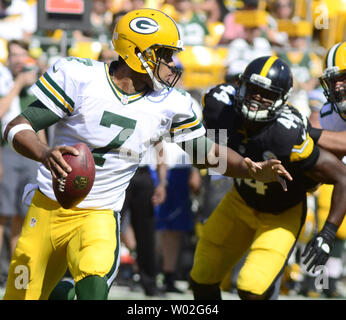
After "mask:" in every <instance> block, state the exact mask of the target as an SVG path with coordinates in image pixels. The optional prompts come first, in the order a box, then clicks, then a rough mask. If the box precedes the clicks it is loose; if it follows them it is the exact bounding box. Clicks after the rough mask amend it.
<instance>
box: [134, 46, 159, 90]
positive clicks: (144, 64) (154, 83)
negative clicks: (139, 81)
mask: <svg viewBox="0 0 346 320" xmlns="http://www.w3.org/2000/svg"><path fill="white" fill-rule="evenodd" d="M137 57H138V58H139V60H140V61H141V63H142V65H143V67H144V69H145V70H146V72H147V73H148V75H149V77H150V79H151V81H152V82H153V88H154V91H161V90H163V89H164V88H165V85H164V84H162V83H161V82H159V81H158V80H157V79H156V78H155V76H154V74H153V72H152V70H151V69H150V67H149V65H148V63H147V62H146V61H145V59H144V57H143V55H142V54H141V53H140V52H138V53H137Z"/></svg>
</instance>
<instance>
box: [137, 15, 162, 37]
mask: <svg viewBox="0 0 346 320" xmlns="http://www.w3.org/2000/svg"><path fill="white" fill-rule="evenodd" d="M130 28H131V30H132V31H134V32H137V33H141V34H152V33H155V32H156V31H157V30H158V29H159V25H158V24H157V22H156V21H155V20H153V19H150V18H146V17H139V18H135V19H133V20H132V21H131V22H130Z"/></svg>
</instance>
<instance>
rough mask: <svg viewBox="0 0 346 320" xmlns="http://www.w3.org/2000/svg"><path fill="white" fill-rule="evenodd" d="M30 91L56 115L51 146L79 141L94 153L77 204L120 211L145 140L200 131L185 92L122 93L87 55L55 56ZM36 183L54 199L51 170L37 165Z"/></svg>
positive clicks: (104, 67)
mask: <svg viewBox="0 0 346 320" xmlns="http://www.w3.org/2000/svg"><path fill="white" fill-rule="evenodd" d="M32 92H33V93H34V94H35V95H36V96H37V98H38V99H39V100H41V102H42V103H43V104H44V105H45V106H46V107H47V108H49V109H50V110H51V111H53V112H54V113H55V114H56V115H58V116H59V117H60V118H61V119H60V120H59V121H58V122H57V123H56V128H55V135H54V137H53V139H54V141H53V146H55V145H74V144H75V143H77V142H80V141H82V142H85V143H86V144H87V145H88V147H89V148H90V150H91V151H92V153H93V155H94V159H95V166H96V175H95V182H94V185H93V187H92V189H91V191H90V193H89V194H88V196H87V197H86V198H85V199H84V200H83V201H82V202H81V203H80V204H79V205H78V207H80V208H96V209H112V210H115V211H120V210H121V208H122V205H123V201H124V197H125V189H126V188H127V186H128V184H129V181H130V179H131V178H132V176H133V175H134V173H135V171H136V169H137V167H138V164H139V162H140V161H141V159H142V158H143V156H144V154H145V153H146V151H147V150H148V149H149V147H150V145H151V144H153V143H155V142H157V141H159V140H160V139H161V138H162V137H167V136H169V137H171V138H172V141H174V142H181V141H185V140H190V139H194V138H196V137H200V136H202V135H204V133H205V129H204V127H203V125H202V123H201V122H200V120H199V118H198V117H197V116H196V114H195V113H194V112H193V110H192V107H191V104H192V100H191V96H190V95H189V94H188V93H186V92H185V91H178V90H176V89H164V90H162V91H160V92H154V91H151V92H149V93H148V92H138V93H136V94H132V95H127V94H125V93H124V92H123V91H121V90H120V89H119V88H118V87H117V86H116V85H115V84H114V83H113V82H112V80H111V78H110V75H109V67H108V65H107V64H105V63H102V62H98V61H92V60H90V59H80V58H75V57H68V58H64V59H60V60H58V61H57V62H56V63H55V64H54V65H53V67H51V68H50V69H49V70H48V71H47V72H46V73H45V74H44V75H43V76H41V77H40V79H39V80H38V81H37V82H36V84H35V85H34V86H33V87H32ZM38 185H39V188H40V190H41V192H43V193H44V194H45V195H46V196H48V197H49V198H51V199H53V200H55V196H54V191H53V188H52V178H51V174H50V172H49V171H48V170H47V169H46V168H45V167H44V166H43V165H41V166H40V168H39V172H38Z"/></svg>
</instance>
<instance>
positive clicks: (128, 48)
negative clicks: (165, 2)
mask: <svg viewBox="0 0 346 320" xmlns="http://www.w3.org/2000/svg"><path fill="white" fill-rule="evenodd" d="M112 43H113V47H114V50H115V51H116V52H117V53H118V54H119V55H120V57H121V58H122V59H124V61H125V62H126V64H127V65H128V66H129V67H130V68H131V69H133V70H134V71H136V72H140V73H146V72H147V73H148V74H149V76H150V77H151V79H152V80H153V83H154V89H155V90H157V89H158V90H159V89H162V88H163V87H164V86H163V85H165V86H168V87H172V86H174V85H175V83H176V82H177V81H178V79H179V78H180V75H181V71H180V70H178V69H177V68H171V69H172V71H173V72H174V74H175V77H174V79H173V80H172V81H170V82H167V81H164V80H162V79H160V77H159V72H158V71H159V68H160V64H161V63H164V62H162V61H161V59H162V57H164V56H165V55H167V54H168V53H167V52H170V53H171V54H172V53H173V52H179V51H181V50H183V42H182V40H181V38H180V34H179V30H178V28H177V25H176V23H175V22H174V20H173V19H172V18H170V17H169V16H168V15H166V14H165V13H163V12H162V11H159V10H155V9H139V10H133V11H130V12H128V13H127V14H125V15H124V16H123V17H122V18H121V19H120V20H119V22H118V23H117V25H116V26H115V29H114V34H113V40H112ZM167 50H168V51H167ZM172 51H173V52H172ZM166 65H167V64H166ZM155 71H156V73H155ZM154 74H157V75H158V78H159V79H158V80H157V79H156V78H155V77H154Z"/></svg>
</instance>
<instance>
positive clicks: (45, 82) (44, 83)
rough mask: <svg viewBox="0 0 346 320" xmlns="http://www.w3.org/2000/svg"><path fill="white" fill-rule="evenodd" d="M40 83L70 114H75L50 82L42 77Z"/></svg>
mask: <svg viewBox="0 0 346 320" xmlns="http://www.w3.org/2000/svg"><path fill="white" fill-rule="evenodd" d="M40 81H41V82H42V84H43V85H44V86H45V87H46V89H47V90H48V91H49V92H50V93H52V94H53V95H54V97H55V98H57V99H58V100H59V101H60V102H61V103H62V104H63V105H64V106H65V107H66V108H67V109H68V110H69V111H70V112H73V108H72V107H71V106H70V105H69V104H68V103H67V102H66V100H65V99H64V98H63V97H62V96H61V95H60V94H59V93H58V92H57V91H56V90H55V89H54V88H53V87H52V86H51V85H50V84H49V83H48V81H47V80H46V79H45V78H44V77H43V76H41V77H40Z"/></svg>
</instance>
